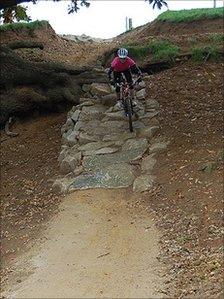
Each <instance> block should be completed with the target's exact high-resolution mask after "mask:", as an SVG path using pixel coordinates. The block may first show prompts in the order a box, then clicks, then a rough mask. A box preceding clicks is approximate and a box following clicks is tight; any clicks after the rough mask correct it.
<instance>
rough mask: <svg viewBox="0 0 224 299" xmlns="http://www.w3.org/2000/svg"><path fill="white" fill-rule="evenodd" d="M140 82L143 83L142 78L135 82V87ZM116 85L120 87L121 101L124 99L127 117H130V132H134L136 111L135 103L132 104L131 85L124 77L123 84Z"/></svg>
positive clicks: (123, 103)
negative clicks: (133, 119) (133, 118)
mask: <svg viewBox="0 0 224 299" xmlns="http://www.w3.org/2000/svg"><path fill="white" fill-rule="evenodd" d="M140 81H141V77H138V78H137V79H136V80H135V81H134V82H133V87H134V86H135V85H136V84H138V83H139V82H140ZM116 85H117V86H119V87H120V99H122V105H123V109H124V113H125V116H127V117H128V121H129V130H130V132H133V123H132V117H133V115H134V109H133V102H132V97H131V93H130V87H129V84H128V82H127V81H126V79H125V77H124V76H122V80H121V82H120V83H116Z"/></svg>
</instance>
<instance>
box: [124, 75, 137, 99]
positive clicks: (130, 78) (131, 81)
mask: <svg viewBox="0 0 224 299" xmlns="http://www.w3.org/2000/svg"><path fill="white" fill-rule="evenodd" d="M124 75H125V78H126V80H127V82H128V84H129V87H130V94H131V98H132V99H134V96H135V93H134V87H133V79H132V74H131V71H130V70H127V71H125V72H124Z"/></svg>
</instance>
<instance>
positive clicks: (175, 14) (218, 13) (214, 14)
mask: <svg viewBox="0 0 224 299" xmlns="http://www.w3.org/2000/svg"><path fill="white" fill-rule="evenodd" d="M216 18H223V7H218V8H197V9H190V10H179V11H170V10H168V11H166V12H164V13H162V14H160V15H159V16H158V18H157V20H158V21H169V22H174V23H180V22H192V21H196V20H202V19H216Z"/></svg>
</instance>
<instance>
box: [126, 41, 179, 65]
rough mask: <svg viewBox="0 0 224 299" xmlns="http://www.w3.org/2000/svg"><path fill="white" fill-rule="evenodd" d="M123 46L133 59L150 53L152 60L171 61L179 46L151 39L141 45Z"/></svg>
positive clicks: (177, 52)
mask: <svg viewBox="0 0 224 299" xmlns="http://www.w3.org/2000/svg"><path fill="white" fill-rule="evenodd" d="M124 47H125V48H126V49H127V50H128V51H129V54H130V56H132V57H134V58H135V59H144V58H145V57H147V56H149V55H152V60H153V61H158V60H168V61H172V60H173V59H174V58H175V57H176V56H178V54H179V52H180V49H179V47H177V46H175V45H173V44H172V43H171V42H169V41H151V42H150V43H148V44H146V45H143V46H137V45H135V46H134V45H130V44H127V45H124Z"/></svg>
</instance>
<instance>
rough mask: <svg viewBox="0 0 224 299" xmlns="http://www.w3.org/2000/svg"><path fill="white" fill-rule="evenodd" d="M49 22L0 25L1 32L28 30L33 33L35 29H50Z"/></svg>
mask: <svg viewBox="0 0 224 299" xmlns="http://www.w3.org/2000/svg"><path fill="white" fill-rule="evenodd" d="M49 26H50V25H49V23H48V21H34V22H30V23H25V22H19V23H12V24H3V25H0V32H5V31H9V30H12V31H20V30H22V29H27V30H29V32H31V33H32V32H33V31H34V30H35V29H39V28H47V27H49Z"/></svg>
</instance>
